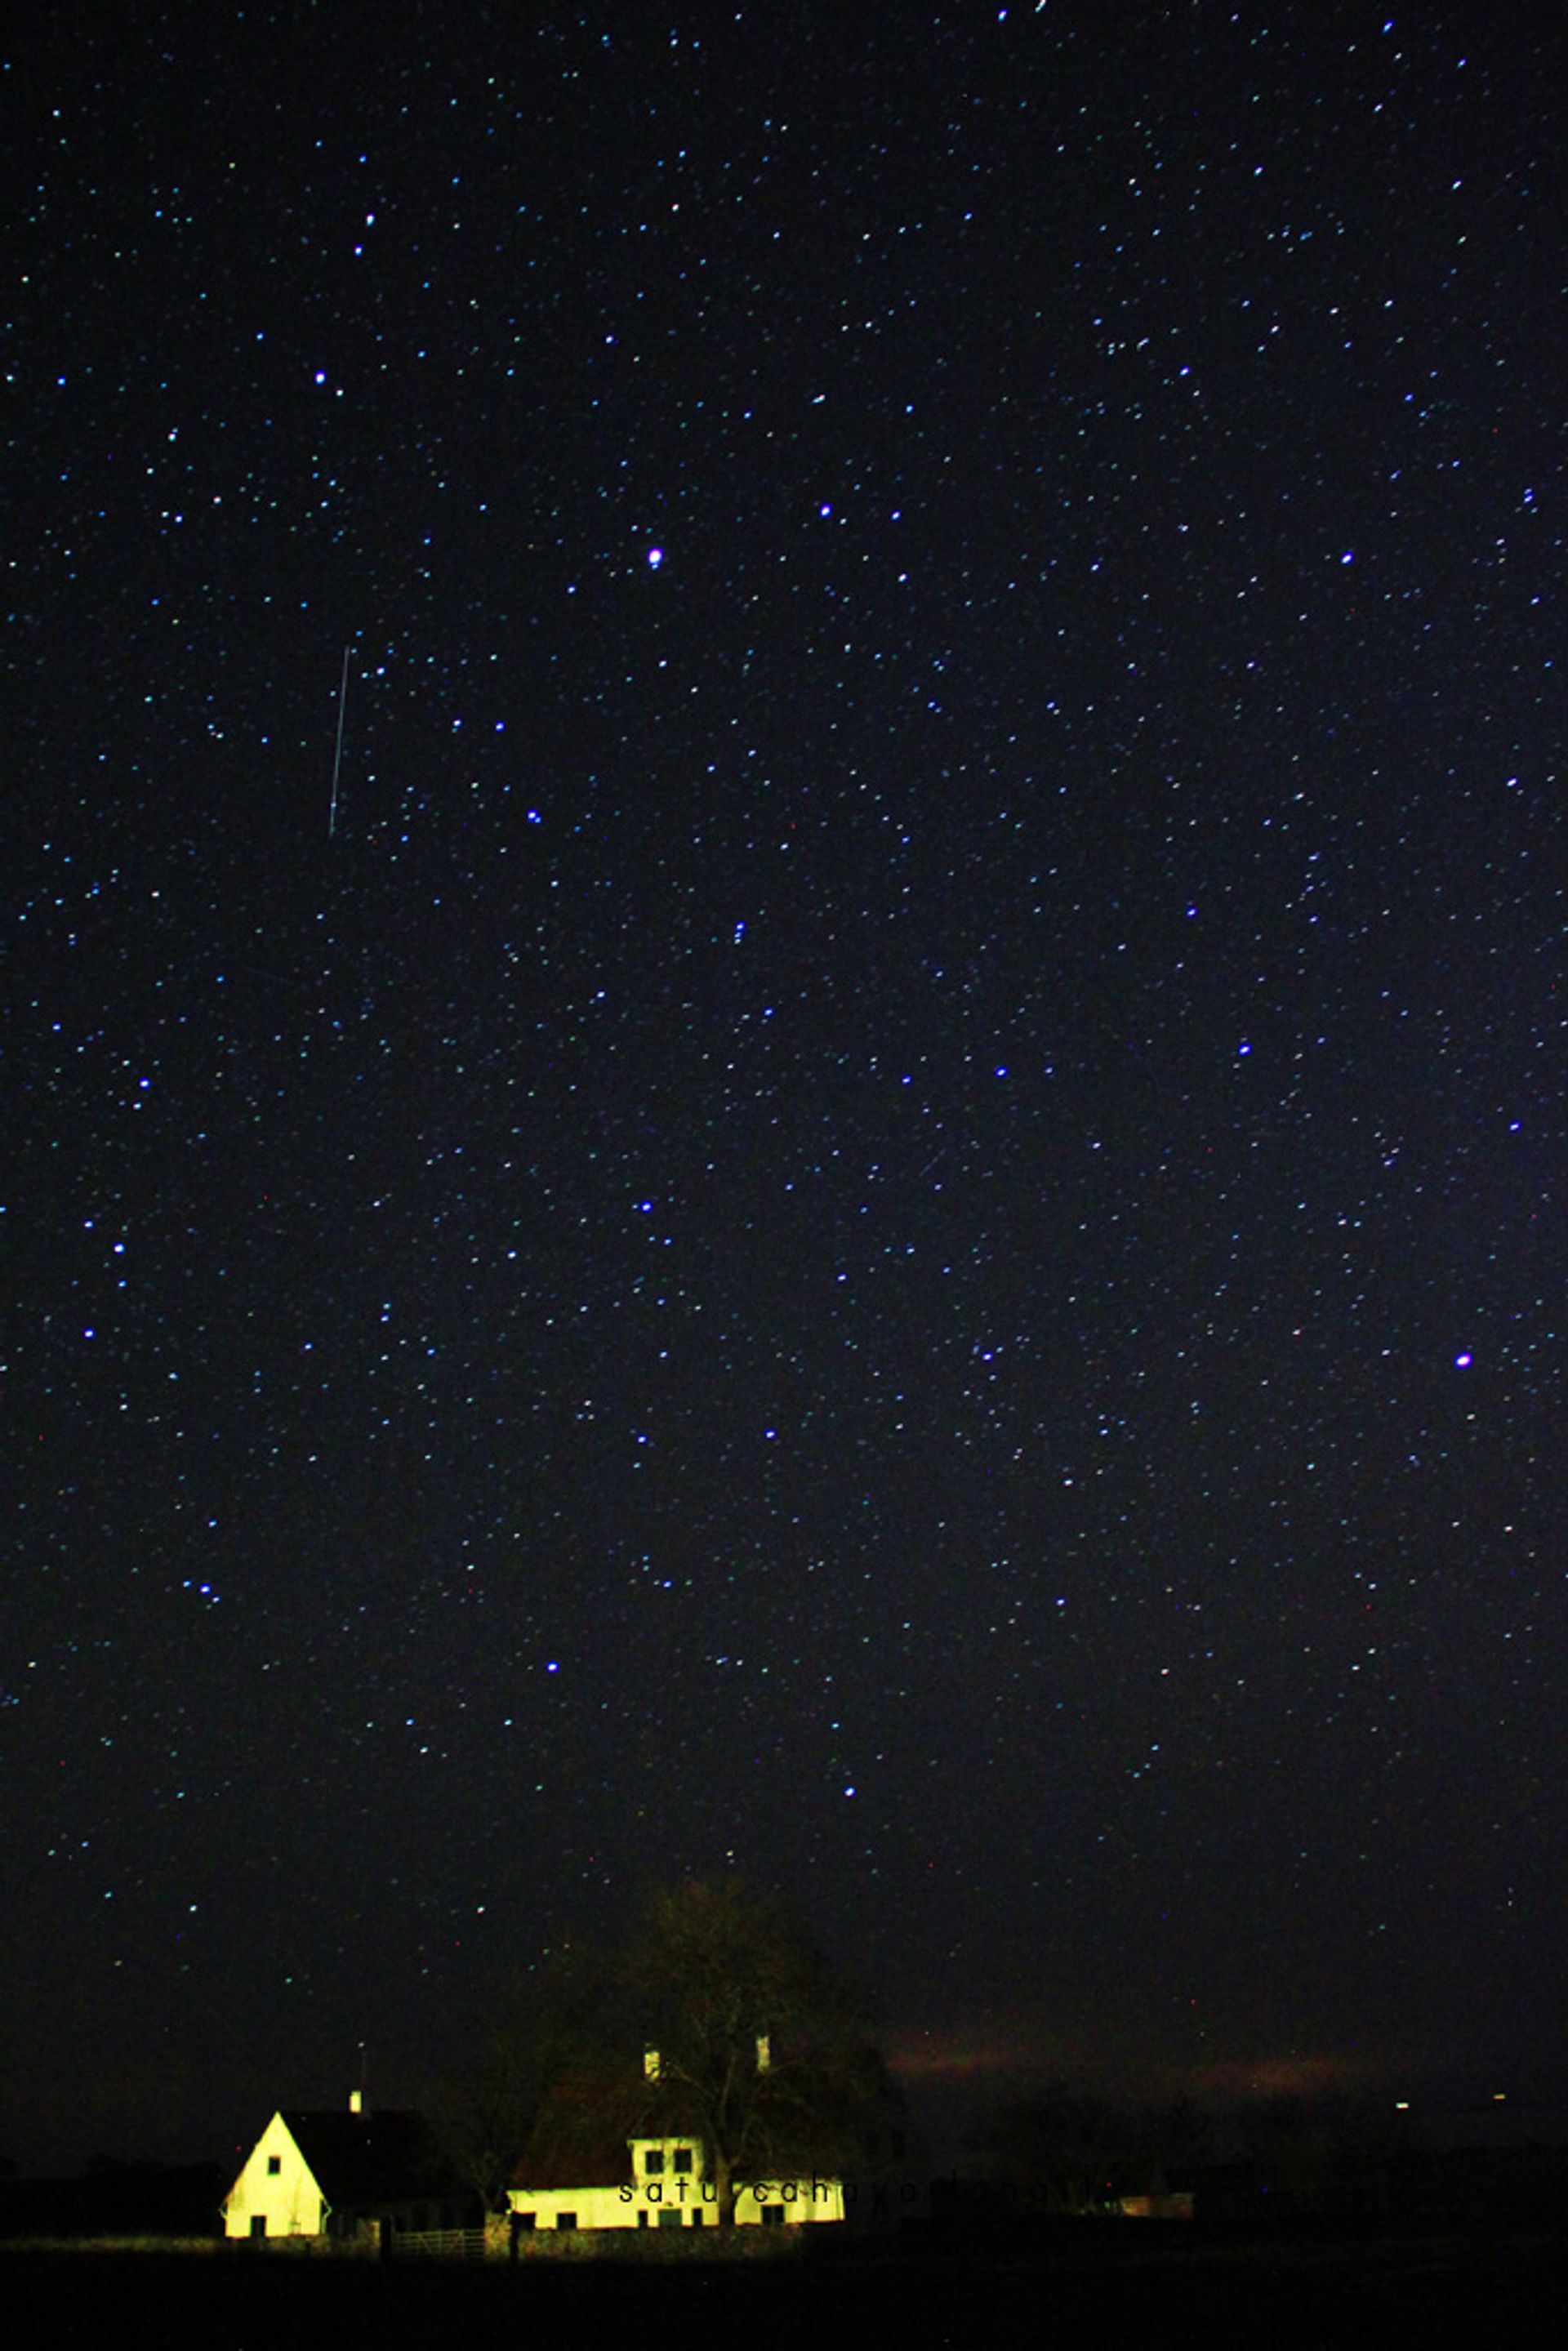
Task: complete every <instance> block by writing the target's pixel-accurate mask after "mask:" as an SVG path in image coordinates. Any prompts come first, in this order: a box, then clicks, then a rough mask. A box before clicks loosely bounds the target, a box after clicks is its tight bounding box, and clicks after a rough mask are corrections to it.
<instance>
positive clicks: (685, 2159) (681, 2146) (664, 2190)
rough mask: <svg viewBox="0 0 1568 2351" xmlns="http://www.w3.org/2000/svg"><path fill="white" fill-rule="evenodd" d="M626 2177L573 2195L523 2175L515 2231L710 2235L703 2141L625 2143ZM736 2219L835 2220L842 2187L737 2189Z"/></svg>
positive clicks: (562, 2184)
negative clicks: (678, 2231) (692, 2231)
mask: <svg viewBox="0 0 1568 2351" xmlns="http://www.w3.org/2000/svg"><path fill="white" fill-rule="evenodd" d="M626 2145H627V2149H628V2153H629V2155H630V2158H631V2159H630V2163H629V2165H628V2168H627V2176H626V2177H625V2178H624V2179H621V2180H619V2181H613V2182H612V2183H611V2184H610V2185H609V2186H608V2187H597V2188H578V2187H574V2186H571V2185H570V2183H568V2182H566V2181H555V2180H552V2179H549V2178H548V2177H547V2178H544V2179H541V2178H540V2177H539V2176H538V2174H537V2173H536V2172H532V2171H530V2172H529V2173H528V2185H527V2186H524V2187H517V2188H513V2189H511V2191H510V2196H509V2201H510V2204H511V2208H512V2224H513V2226H514V2228H516V2229H518V2230H521V2231H528V2230H530V2229H704V2228H706V2229H713V2228H716V2227H717V2226H718V2220H719V2210H718V2189H717V2186H716V2182H715V2180H714V2179H713V2175H712V2172H711V2169H710V2168H709V2165H708V2161H707V2153H706V2148H705V2147H704V2145H703V2142H702V2140H701V2139H700V2138H698V2137H695V2135H694V2134H691V2133H687V2132H676V2133H674V2134H673V2135H671V2136H669V2137H662V2138H632V2139H628V2140H627V2142H626ZM735 2217H736V2220H737V2223H738V2224H740V2225H742V2226H744V2227H748V2228H775V2229H779V2228H788V2227H791V2226H794V2225H797V2224H800V2223H802V2222H805V2221H809V2220H842V2219H843V2217H844V2187H843V2182H842V2180H841V2179H826V2178H823V2179H800V2178H788V2179H741V2180H737V2182H736V2183H735Z"/></svg>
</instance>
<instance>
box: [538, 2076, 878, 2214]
mask: <svg viewBox="0 0 1568 2351" xmlns="http://www.w3.org/2000/svg"><path fill="white" fill-rule="evenodd" d="M772 2062H773V2059H772V2050H771V2046H770V2043H769V2041H768V2035H767V2034H766V2033H763V2034H759V2035H758V2042H757V2070H758V2074H767V2073H768V2072H770V2071H771V2068H772ZM643 2078H644V2081H645V2083H646V2084H647V2085H649V2095H650V2096H651V2098H652V2099H653V2103H654V2105H656V2106H662V2107H663V2108H664V2112H663V2115H662V2116H661V2119H662V2120H663V2122H664V2129H663V2131H660V2132H655V2133H652V2134H650V2135H647V2136H644V2137H635V2138H629V2139H627V2140H626V2141H625V2142H624V2144H625V2147H626V2149H627V2153H628V2157H629V2162H628V2165H627V2170H626V2174H625V2175H624V2176H623V2177H622V2179H618V2180H612V2181H610V2183H609V2184H608V2185H604V2186H599V2187H591V2188H582V2187H579V2186H577V2185H576V2184H575V2183H574V2182H572V2181H571V2180H570V2179H568V2178H566V2177H565V2176H564V2174H563V2173H561V2171H560V2167H559V2165H558V2164H557V2163H555V2162H552V2161H551V2160H550V2159H549V2158H548V2157H547V2158H545V2159H544V2160H543V2161H542V2162H541V2161H540V2160H539V2159H538V2158H535V2159H534V2160H533V2161H532V2162H531V2163H528V2164H527V2165H525V2166H524V2168H522V2169H521V2170H520V2171H519V2173H518V2175H517V2179H516V2181H515V2182H514V2184H513V2186H512V2188H511V2189H510V2191H509V2196H508V2201H509V2203H510V2205H511V2213H512V2227H513V2229H514V2231H517V2232H518V2233H519V2234H521V2233H526V2232H527V2231H529V2230H538V2229H703V2228H709V2229H711V2228H716V2227H717V2226H718V2224H719V2220H720V2212H719V2193H718V2183H717V2181H716V2179H715V2177H714V2174H713V2169H712V2166H711V2164H710V2162H709V2159H708V2152H709V2151H708V2148H707V2147H706V2143H705V2141H704V2139H703V2137H702V2134H701V2132H700V2131H697V2130H694V2129H686V2130H683V2129H681V2128H679V2127H678V2124H679V2121H680V2119H681V2117H680V2115H679V2112H678V2105H679V2095H680V2094H679V2092H678V2091H675V2092H674V2097H673V2098H672V2096H671V2095H670V2091H669V2090H668V2089H666V2090H664V2093H663V2095H662V2094H661V2090H660V2088H659V2087H658V2086H656V2085H662V2084H664V2082H665V2081H666V2077H665V2075H664V2068H663V2066H662V2064H661V2063H660V2058H659V2053H658V2051H657V2050H656V2049H650V2050H648V2051H647V2052H646V2053H644V2056H643ZM601 2153H603V2154H605V2156H606V2157H607V2158H610V2157H611V2156H612V2148H611V2147H604V2148H601ZM604 2168H605V2170H606V2171H609V2170H610V2169H611V2168H612V2161H611V2160H610V2159H607V2160H606V2161H605V2165H604ZM731 2189H732V2191H733V2194H734V2198H735V2218H736V2220H737V2223H738V2224H739V2225H741V2226H743V2227H752V2228H765V2229H766V2228H775V2229H779V2228H788V2227H790V2226H791V2225H800V2224H801V2223H803V2222H806V2221H810V2220H842V2219H843V2217H844V2189H843V2182H842V2180H841V2179H826V2178H813V2179H802V2178H800V2177H799V2176H791V2177H788V2178H785V2177H780V2178H777V2179H772V2178H768V2177H765V2176H762V2175H758V2176H756V2177H752V2176H750V2175H747V2176H746V2177H745V2178H737V2179H733V2180H732V2181H731Z"/></svg>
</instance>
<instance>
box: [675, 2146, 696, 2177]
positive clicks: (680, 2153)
mask: <svg viewBox="0 0 1568 2351" xmlns="http://www.w3.org/2000/svg"><path fill="white" fill-rule="evenodd" d="M691 2168H692V2151H691V2148H690V2147H676V2149H675V2169H676V2170H677V2171H689V2170H690V2169H691Z"/></svg>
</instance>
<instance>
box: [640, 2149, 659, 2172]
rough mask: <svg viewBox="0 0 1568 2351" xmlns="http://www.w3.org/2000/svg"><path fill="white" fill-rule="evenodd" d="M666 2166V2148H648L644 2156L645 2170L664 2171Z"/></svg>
mask: <svg viewBox="0 0 1568 2351" xmlns="http://www.w3.org/2000/svg"><path fill="white" fill-rule="evenodd" d="M663 2169H664V2148H663V2147H649V2148H648V2150H647V2152H646V2154H645V2155H644V2156H643V2170H644V2171H663Z"/></svg>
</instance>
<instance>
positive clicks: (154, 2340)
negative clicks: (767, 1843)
mask: <svg viewBox="0 0 1568 2351" xmlns="http://www.w3.org/2000/svg"><path fill="white" fill-rule="evenodd" d="M0 2314H4V2315H3V2317H0V2327H3V2330H4V2339H5V2344H6V2346H7V2351H31V2346H34V2345H36V2344H37V2345H42V2344H44V2343H48V2344H50V2345H51V2346H53V2345H57V2344H68V2345H69V2346H72V2351H82V2346H89V2351H90V2346H99V2345H106V2346H107V2345H110V2344H112V2345H114V2346H116V2351H121V2346H127V2345H130V2344H134V2345H136V2346H139V2351H142V2346H145V2351H157V2346H180V2351H187V2346H202V2351H206V2346H222V2351H315V2346H321V2351H359V2346H365V2351H404V2346H407V2351H436V2346H442V2345H444V2344H448V2343H454V2344H458V2345H461V2346H463V2351H489V2346H502V2345H505V2346H508V2351H512V2346H516V2351H533V2346H549V2351H563V2346H574V2345H577V2344H583V2345H589V2344H599V2343H609V2344H612V2345H621V2346H634V2345H637V2344H654V2343H657V2344H674V2345H679V2346H681V2351H706V2346H709V2345H712V2346H716V2351H717V2346H723V2351H773V2346H778V2351H784V2346H789V2351H800V2346H805V2351H838V2346H841V2345H842V2346H856V2351H860V2346H878V2345H882V2344H886V2345H889V2346H899V2351H926V2347H927V2346H931V2351H936V2346H946V2345H955V2346H969V2345H975V2346H986V2351H990V2346H998V2345H999V2346H1009V2345H1015V2344H1017V2345H1024V2344H1029V2345H1035V2344H1044V2343H1063V2344H1070V2345H1071V2346H1073V2351H1081V2346H1085V2345H1094V2344H1106V2345H1119V2344H1128V2345H1135V2346H1138V2351H1157V2346H1162V2345H1167V2344H1168V2345H1186V2344H1191V2345H1195V2346H1197V2345H1202V2346H1205V2351H1223V2346H1232V2345H1235V2346H1240V2345H1246V2346H1249V2351H1253V2346H1260V2345H1263V2346H1270V2351H1273V2347H1274V2346H1282V2351H1291V2346H1324V2347H1325V2351H1327V2346H1333V2351H1343V2346H1346V2345H1355V2344H1368V2345H1372V2344H1375V2345H1378V2346H1385V2351H1386V2346H1396V2345H1401V2344H1406V2343H1409V2344H1413V2345H1414V2344H1421V2345H1427V2344H1435V2343H1437V2342H1439V2341H1443V2340H1447V2341H1449V2342H1458V2343H1461V2344H1469V2343H1476V2344H1482V2343H1487V2344H1498V2345H1506V2346H1508V2351H1518V2346H1521V2345H1533V2344H1537V2343H1541V2344H1544V2343H1548V2342H1551V2343H1552V2344H1557V2343H1559V2342H1561V2341H1562V2340H1563V2339H1564V2327H1565V2325H1568V2246H1565V2242H1564V2239H1563V2235H1562V2234H1561V2233H1560V2232H1556V2231H1542V2230H1541V2229H1539V2228H1537V2229H1534V2230H1532V2231H1530V2232H1528V2233H1525V2234H1521V2235H1518V2236H1511V2235H1509V2234H1508V2233H1506V2232H1491V2233H1489V2234H1488V2235H1486V2236H1484V2237H1481V2236H1477V2235H1467V2236H1464V2237H1451V2236H1450V2237H1436V2236H1434V2237H1420V2238H1418V2237H1408V2238H1401V2239H1397V2240H1393V2239H1384V2240H1379V2241H1362V2242H1357V2241H1345V2240H1333V2239H1304V2238H1297V2239H1292V2240H1288V2241H1285V2240H1274V2241H1262V2240H1257V2239H1254V2240H1251V2241H1247V2240H1244V2239H1232V2240H1230V2241H1222V2240H1219V2239H1213V2238H1200V2237H1198V2236H1197V2235H1195V2233H1194V2232H1193V2231H1191V2230H1186V2231H1179V2230H1178V2231H1159V2232H1158V2233H1157V2236H1155V2235H1154V2234H1151V2235H1150V2236H1149V2237H1148V2238H1146V2239H1144V2240H1143V2241H1133V2240H1132V2237H1131V2231H1130V2230H1129V2231H1127V2232H1124V2231H1121V2230H1118V2231H1116V2233H1115V2235H1114V2236H1112V2235H1110V2234H1109V2233H1108V2232H1107V2231H1103V2230H1100V2231H1094V2232H1093V2233H1092V2236H1091V2237H1090V2238H1088V2239H1086V2240H1085V2241H1082V2242H1074V2241H1066V2242H1062V2243H1059V2244H1058V2243H1050V2244H1047V2243H1042V2242H1040V2241H1033V2242H1019V2243H1018V2244H1017V2245H1014V2246H1008V2245H1003V2244H997V2243H991V2244H989V2245H987V2246H985V2247H983V2248H982V2247H977V2246H970V2245H966V2244H964V2243H961V2242H953V2241H946V2242H943V2243H940V2244H937V2243H933V2242H926V2243H924V2244H919V2245H916V2246H915V2247H913V2248H906V2249H904V2250H903V2251H901V2252H894V2251H892V2250H883V2251H882V2252H872V2251H870V2250H867V2249H864V2248H862V2249H858V2250H857V2249H851V2248H839V2249H835V2251H834V2252H833V2253H832V2254H831V2255H830V2256H827V2257H817V2258H804V2259H800V2260H796V2261H779V2262H775V2261H768V2262H744V2263H737V2264H733V2265H724V2264H717V2265H714V2266H707V2265H697V2264H695V2263H692V2262H679V2263H675V2264H671V2265H664V2264H660V2263H657V2262H645V2261H644V2262H632V2263H628V2264H626V2265H622V2264H621V2263H618V2262H615V2263H612V2262H604V2261H594V2262H581V2263H577V2262H572V2263H567V2262H526V2263H524V2264H522V2265H521V2266H520V2267H518V2268H517V2269H510V2268H507V2266H506V2265H505V2264H499V2265H496V2266H490V2267H477V2266H476V2267H471V2268H464V2267H462V2266H451V2267H448V2266H445V2265H438V2264H434V2263H432V2264H425V2265H418V2266H415V2265H413V2264H408V2265H402V2264H388V2265H384V2266H382V2265H378V2264H375V2263H371V2262H366V2263H357V2262H354V2263H350V2262H317V2261H291V2260H288V2259H287V2258H280V2257H278V2256H277V2255H273V2256H270V2257H269V2256H267V2255H266V2254H259V2255H258V2254H252V2253H250V2252H247V2251H246V2250H236V2251H235V2252H232V2253H229V2252H225V2253H223V2254H218V2255H213V2254H206V2255H203V2254H183V2255H181V2254H173V2253H162V2252H53V2251H51V2252H26V2251H11V2250H6V2251H4V2252H0Z"/></svg>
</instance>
